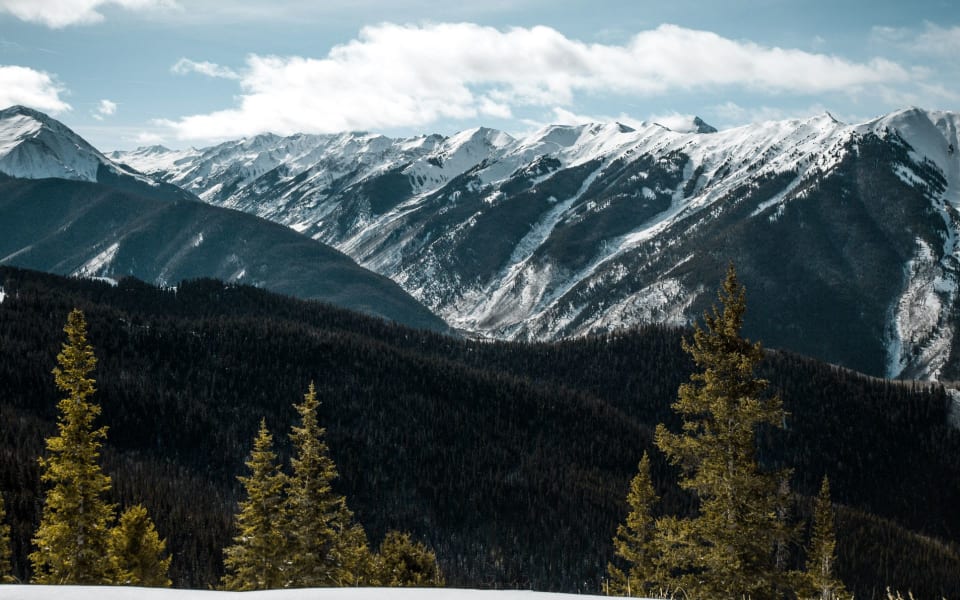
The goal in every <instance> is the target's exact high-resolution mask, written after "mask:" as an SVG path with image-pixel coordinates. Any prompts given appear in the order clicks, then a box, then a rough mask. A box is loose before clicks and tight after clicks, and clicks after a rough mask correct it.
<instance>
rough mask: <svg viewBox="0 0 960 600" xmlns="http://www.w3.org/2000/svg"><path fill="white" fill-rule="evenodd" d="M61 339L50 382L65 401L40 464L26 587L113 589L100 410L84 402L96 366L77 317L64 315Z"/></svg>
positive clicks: (104, 430)
mask: <svg viewBox="0 0 960 600" xmlns="http://www.w3.org/2000/svg"><path fill="white" fill-rule="evenodd" d="M64 332H65V333H66V334H67V342H66V343H64V344H63V349H62V351H61V352H60V354H58V355H57V362H58V363H59V365H60V366H59V367H57V368H55V369H54V370H53V375H54V380H55V381H56V385H57V387H58V388H59V389H60V390H61V391H62V392H64V393H65V394H66V396H65V397H64V398H63V399H62V400H60V402H59V403H58V404H57V407H58V408H59V411H60V416H59V418H58V420H57V429H58V432H59V435H57V436H54V437H50V438H47V440H46V446H47V452H48V455H47V456H46V457H43V458H41V459H40V467H41V470H42V474H41V480H42V481H44V482H46V483H48V484H50V485H51V487H50V489H49V490H48V491H47V494H46V497H45V499H44V504H43V513H42V516H41V520H40V527H39V528H38V529H37V531H36V534H35V536H34V538H33V543H34V546H36V551H35V552H33V553H31V554H30V562H31V563H32V565H33V573H34V575H33V581H34V582H35V583H46V584H104V583H112V582H113V581H114V579H115V576H116V566H115V563H114V561H113V560H112V556H111V553H110V526H111V525H112V523H113V520H114V518H115V517H114V515H115V512H114V506H113V505H112V504H108V503H107V502H106V500H105V499H104V497H103V495H104V494H105V493H106V492H107V491H108V490H109V489H110V478H109V477H107V476H106V475H104V474H103V472H102V471H101V469H100V466H99V464H97V460H98V459H99V457H100V446H101V444H102V442H103V440H104V438H105V437H106V435H107V428H106V427H100V428H97V429H94V426H93V422H94V420H95V419H96V418H97V416H98V415H99V414H100V406H99V405H98V404H97V403H96V402H93V401H91V400H90V396H92V395H93V393H94V392H95V387H94V383H95V382H94V380H93V379H92V378H91V377H90V373H91V372H92V371H93V369H94V367H95V366H96V362H97V360H96V357H95V356H94V354H93V348H92V347H91V346H90V344H89V343H87V324H86V321H85V319H84V316H83V313H82V312H81V311H79V310H76V309H74V310H73V311H72V312H71V313H70V315H69V316H68V318H67V324H66V327H64Z"/></svg>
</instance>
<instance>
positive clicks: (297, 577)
mask: <svg viewBox="0 0 960 600" xmlns="http://www.w3.org/2000/svg"><path fill="white" fill-rule="evenodd" d="M319 406H320V402H319V400H317V392H316V389H315V388H314V385H313V383H311V384H310V388H309V390H308V391H307V393H306V394H305V395H304V397H303V402H302V403H301V404H297V405H295V408H296V409H297V413H299V415H300V419H301V422H300V426H299V427H294V428H293V433H291V435H290V439H291V440H292V441H293V452H294V456H293V458H292V459H291V461H290V462H291V465H292V467H293V469H292V470H293V473H292V476H291V479H290V486H289V492H288V496H287V511H288V515H289V520H288V521H287V527H288V529H287V536H288V539H289V540H290V544H291V547H290V568H289V573H288V575H287V577H286V586H287V587H323V586H335V587H346V586H353V585H359V584H360V583H362V582H363V579H364V577H365V575H366V573H367V571H368V570H369V566H368V565H369V557H370V551H369V549H368V547H367V538H366V534H365V533H364V532H363V529H362V528H361V527H360V525H359V524H356V523H354V522H353V513H352V512H351V511H350V509H349V508H347V503H346V500H345V499H344V498H343V497H342V496H338V495H337V494H335V493H334V491H333V487H332V483H333V480H334V479H335V478H336V477H337V468H336V465H335V464H334V462H333V459H332V458H330V451H329V449H328V448H327V444H326V442H325V441H324V440H323V436H324V434H325V430H324V428H322V427H320V425H319V422H318V418H317V409H318V407H319Z"/></svg>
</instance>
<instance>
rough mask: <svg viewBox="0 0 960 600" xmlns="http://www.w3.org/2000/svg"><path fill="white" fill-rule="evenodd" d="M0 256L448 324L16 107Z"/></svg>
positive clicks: (327, 255) (9, 136)
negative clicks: (252, 289) (224, 285)
mask: <svg viewBox="0 0 960 600" xmlns="http://www.w3.org/2000/svg"><path fill="white" fill-rule="evenodd" d="M0 263H2V264H10V265H15V266H21V267H27V268H32V269H37V270H42V271H49V272H54V273H59V274H65V275H75V276H85V277H104V278H109V279H117V278H120V277H122V276H124V275H133V276H135V277H137V278H139V279H142V280H145V281H150V282H153V283H156V284H160V285H176V284H177V283H179V282H180V281H181V280H183V279H194V278H198V277H215V278H218V279H222V280H225V281H229V282H239V283H248V284H252V285H257V286H260V287H264V288H267V289H270V290H273V291H276V292H281V293H286V294H290V295H295V296H300V297H303V298H311V299H318V300H324V301H326V302H329V303H331V304H335V305H339V306H343V307H345V308H351V309H354V310H360V311H363V312H367V313H370V314H374V315H378V316H382V317H385V318H388V319H391V320H394V321H398V322H401V323H405V324H408V325H411V326H415V327H423V328H430V329H435V330H441V331H442V330H446V325H445V324H444V323H443V321H442V320H441V319H439V318H437V317H436V316H435V315H433V314H432V313H431V312H430V311H429V310H427V309H426V308H424V307H423V306H422V305H421V304H420V303H418V302H417V301H416V300H415V299H413V298H411V297H410V296H409V295H408V294H407V293H406V292H404V291H403V290H402V289H401V288H400V287H399V286H397V285H396V284H395V283H394V282H392V281H390V280H389V279H387V278H385V277H383V276H380V275H377V274H375V273H371V272H370V271H368V270H367V269H364V268H362V267H359V266H358V265H357V264H356V263H355V262H354V261H353V260H351V259H350V258H349V257H347V256H345V255H344V254H342V253H341V252H338V251H337V250H335V249H333V248H330V247H328V246H326V245H325V244H323V243H321V242H318V241H316V240H313V239H310V238H308V237H306V236H303V235H300V234H298V233H296V232H295V231H292V230H291V229H289V228H287V227H283V226H281V225H278V224H276V223H272V222H270V221H267V220H264V219H260V218H258V217H255V216H253V215H249V214H245V213H242V212H238V211H232V210H227V209H223V208H219V207H215V206H211V205H208V204H205V203H203V202H201V201H200V200H199V199H198V198H197V197H196V196H194V195H193V194H191V193H189V192H187V191H184V190H183V189H181V188H179V187H177V186H174V185H171V184H166V183H158V182H156V181H154V180H153V179H151V178H149V177H147V176H145V175H143V174H141V173H139V172H137V171H135V170H133V169H131V168H129V167H126V166H123V165H120V164H117V163H115V162H113V161H112V160H110V159H109V158H107V157H106V156H104V155H103V154H101V153H100V152H99V151H98V150H96V149H95V148H93V147H92V146H90V145H89V144H88V143H87V142H86V141H84V140H83V139H82V138H81V137H80V136H78V135H77V134H76V133H74V132H73V131H71V130H70V129H69V128H67V127H66V126H64V125H63V124H62V123H59V122H58V121H56V120H54V119H52V118H50V117H48V116H47V115H44V114H42V113H38V112H36V111H33V110H30V109H27V108H23V107H12V108H9V109H6V110H3V111H0Z"/></svg>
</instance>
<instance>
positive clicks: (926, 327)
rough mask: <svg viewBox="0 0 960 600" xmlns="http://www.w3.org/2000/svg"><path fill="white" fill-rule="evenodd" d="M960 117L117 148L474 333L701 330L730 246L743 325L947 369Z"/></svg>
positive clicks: (868, 368) (860, 357) (541, 336)
mask: <svg viewBox="0 0 960 600" xmlns="http://www.w3.org/2000/svg"><path fill="white" fill-rule="evenodd" d="M958 126H960V114H957V113H951V112H931V111H925V110H921V109H917V108H909V109H906V110H902V111H898V112H895V113H892V114H889V115H886V116H883V117H880V118H877V119H875V120H872V121H869V122H865V123H860V124H853V125H850V124H844V123H841V122H838V121H837V120H836V119H834V118H833V117H832V116H831V115H829V114H823V115H819V116H815V117H812V118H809V119H805V120H791V121H781V122H766V123H759V124H754V125H749V126H745V127H740V128H737V129H731V130H727V131H716V130H715V129H714V128H712V127H710V126H709V125H707V124H706V123H704V122H703V121H702V120H700V119H695V120H693V121H692V122H691V123H690V124H689V126H688V127H684V128H679V129H683V130H680V131H678V130H676V129H677V128H675V129H674V130H671V129H668V128H666V127H663V126H661V125H658V124H656V123H649V124H643V125H642V126H639V127H638V128H636V129H634V128H631V127H627V126H625V125H622V124H619V123H609V124H588V125H579V126H549V127H545V128H543V129H541V130H539V131H536V132H535V133H532V134H529V135H526V136H523V137H512V136H510V135H508V134H506V133H504V132H500V131H495V130H490V129H484V128H479V129H474V130H469V131H464V132H462V133H459V134H456V135H453V136H451V137H442V136H439V135H431V136H422V137H415V138H409V139H391V138H387V137H383V136H380V135H373V134H367V133H343V134H339V135H293V136H290V137H279V136H276V135H260V136H257V137H254V138H250V139H244V140H239V141H232V142H226V143H223V144H220V145H217V146H214V147H210V148H204V149H200V150H194V149H190V150H184V151H174V150H168V149H165V148H162V147H149V148H140V149H138V150H136V151H132V152H114V153H113V154H111V155H110V157H111V158H112V159H113V160H115V161H117V162H118V163H123V164H125V165H129V166H131V167H133V168H135V169H137V170H139V171H140V172H143V173H146V174H148V175H150V176H152V177H153V178H154V179H155V180H156V181H157V182H161V183H165V184H173V185H176V186H179V187H180V188H182V189H183V190H186V191H188V192H190V193H192V194H196V195H197V196H199V197H200V198H201V199H203V200H204V201H206V202H208V203H210V204H213V205H216V206H220V207H226V208H234V209H239V210H242V211H245V212H249V213H253V214H255V215H258V216H260V217H264V218H266V219H270V220H273V221H276V222H278V223H281V224H283V225H287V226H289V227H291V228H293V229H295V230H296V231H298V232H301V233H303V234H305V235H307V236H309V237H312V238H314V239H316V240H319V241H322V242H324V243H326V244H329V245H331V246H333V247H335V248H337V249H339V250H340V251H342V252H344V253H346V254H347V255H349V256H350V257H352V258H353V259H354V260H356V261H357V262H358V263H359V264H361V265H363V266H364V267H367V268H369V269H371V270H373V271H376V272H377V273H380V274H382V275H384V276H387V277H389V278H391V279H393V280H394V281H395V282H397V283H398V284H400V285H401V286H402V287H403V288H404V289H405V290H406V291H407V292H409V293H410V294H411V295H412V296H413V297H414V298H416V299H418V300H419V301H421V302H422V303H423V304H425V305H426V306H427V307H428V308H430V309H432V310H433V311H434V312H435V313H436V314H438V315H439V316H440V317H442V318H443V319H444V320H445V321H446V322H447V323H448V324H450V325H451V326H453V327H454V328H456V329H459V330H461V331H464V332H469V333H470V334H472V335H477V336H482V337H493V338H501V339H516V340H553V339H559V338H565V337H570V336H580V335H583V334H587V333H592V332H603V331H610V330H615V329H618V328H623V327H628V326H631V325H636V324H639V323H645V322H661V323H669V324H683V323H688V322H690V321H691V320H693V319H694V318H695V317H696V316H698V315H700V314H702V312H703V310H704V309H705V308H706V307H708V306H709V305H710V304H711V303H712V302H713V301H714V299H715V298H714V295H713V292H712V290H714V289H716V285H717V283H718V282H719V281H720V279H721V278H722V273H723V271H724V269H725V268H726V266H727V264H728V262H730V261H733V262H734V263H735V264H736V266H737V269H738V272H739V273H740V276H741V279H742V280H743V281H744V283H745V284H746V286H747V290H748V294H749V298H750V306H751V309H750V311H749V313H748V315H747V321H746V324H745V334H746V335H747V336H748V337H751V338H754V339H762V340H763V341H764V343H765V344H766V345H768V346H772V347H778V348H786V349H790V350H793V351H796V352H800V353H803V354H807V355H810V356H815V357H817V358H820V359H822V360H826V361H828V362H832V363H837V364H841V365H845V366H847V367H851V368H854V369H857V370H859V371H862V372H864V373H868V374H872V375H877V376H887V377H900V378H919V379H952V378H957V377H958V376H960V349H958V344H957V340H958V339H960V338H958V336H957V327H958V319H957V308H958V306H957V303H958V289H957V288H958V274H957V268H958V262H957V258H958V229H960V214H958V212H957V207H958V206H960V154H957V153H956V151H955V149H957V148H958V147H960V138H958ZM4 143H6V142H4ZM118 168H120V169H125V168H126V167H123V166H119V167H118ZM93 270H94V271H96V269H93Z"/></svg>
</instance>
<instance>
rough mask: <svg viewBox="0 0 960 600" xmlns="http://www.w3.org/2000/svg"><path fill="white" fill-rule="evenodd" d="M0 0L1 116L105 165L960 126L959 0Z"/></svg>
mask: <svg viewBox="0 0 960 600" xmlns="http://www.w3.org/2000/svg"><path fill="white" fill-rule="evenodd" d="M455 4H456V3H453V2H450V1H449V0H445V1H442V2H436V1H428V0H421V1H402V0H396V1H375V0H352V1H346V0H322V1H313V0H288V1H282V0H274V1H254V0H0V104H2V105H8V104H14V103H21V104H27V105H30V106H33V107H35V108H38V109H40V110H44V111H46V112H49V113H51V114H53V115H54V116H56V117H57V118H59V119H60V120H62V121H64V122H65V123H66V124H67V125H69V126H70V127H72V128H74V129H75V130H76V131H78V132H79V133H80V134H81V135H83V136H84V137H86V138H87V139H88V140H90V141H91V142H92V143H94V144H95V145H96V146H98V147H99V148H101V149H103V150H111V149H117V148H133V147H136V146H139V145H144V144H150V143H163V144H165V145H167V146H169V147H174V148H177V147H186V146H203V145H208V144H210V143H214V142H216V141H219V140H223V139H232V138H237V137H242V136H249V135H254V134H256V133H260V132H265V131H273V132H276V133H281V134H290V133H293V132H296V131H306V132H315V133H321V132H333V131H342V130H368V131H376V132H381V133H385V134H388V135H414V134H419V133H432V132H439V133H445V134H449V133H453V132H455V131H458V130H462V129H465V128H469V127H474V126H477V125H486V126H490V127H497V128H500V129H504V130H506V131H509V132H511V133H523V132H526V131H530V130H532V129H535V128H536V127H538V126H541V125H543V124H545V123H550V122H563V123H574V122H583V121H586V120H613V119H618V120H621V121H624V122H627V123H629V122H632V121H640V120H655V121H659V122H665V123H667V124H668V125H669V123H670V122H671V120H675V119H681V118H683V117H685V116H689V115H699V116H701V117H703V118H704V119H705V120H706V121H707V122H709V123H711V124H713V125H715V126H717V127H720V128H726V127H733V126H737V125H741V124H745V123H748V122H753V121H758V120H767V119H781V118H795V117H805V116H811V115H813V114H816V113H820V112H823V111H825V110H827V111H830V112H831V113H832V114H834V115H835V116H836V117H837V118H840V119H841V120H846V121H851V122H852V121H860V120H865V119H867V118H870V117H872V116H875V115H879V114H883V113H886V112H890V111H892V110H895V109H898V108H902V107H904V106H908V105H917V106H922V107H925V108H930V109H948V110H955V109H960V61H957V60H956V57H957V56H960V10H958V7H957V6H956V0H952V1H945V0H926V1H914V2H910V3H907V2H901V1H887V0H875V1H872V2H871V1H844V0H833V1H832V2H823V1H819V0H806V1H791V2H787V1H781V0H728V1H725V2H707V1H704V0H700V1H693V0H672V1H671V2H663V1H662V0H660V1H657V2H648V1H643V0H633V1H624V2H614V1H603V0H593V1H579V0H573V1H560V0H551V1H547V0H510V1H505V0H488V1H486V2H482V3H480V2H465V3H462V4H464V6H454V5H455Z"/></svg>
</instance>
